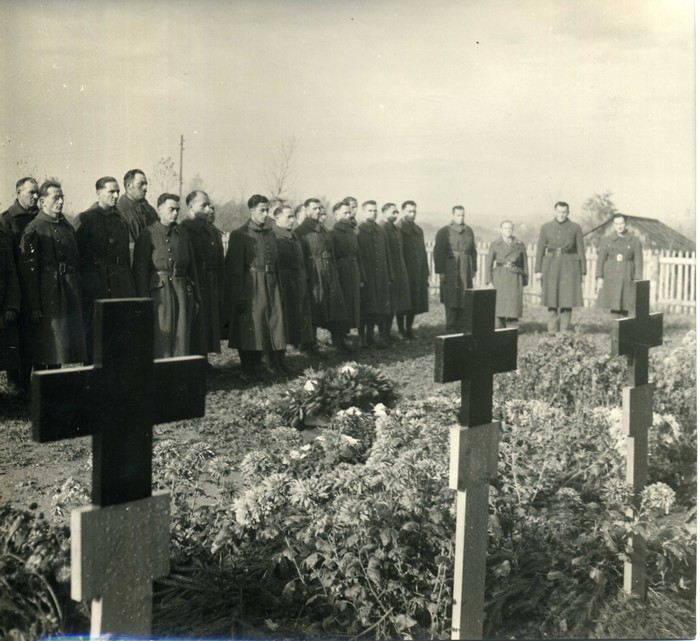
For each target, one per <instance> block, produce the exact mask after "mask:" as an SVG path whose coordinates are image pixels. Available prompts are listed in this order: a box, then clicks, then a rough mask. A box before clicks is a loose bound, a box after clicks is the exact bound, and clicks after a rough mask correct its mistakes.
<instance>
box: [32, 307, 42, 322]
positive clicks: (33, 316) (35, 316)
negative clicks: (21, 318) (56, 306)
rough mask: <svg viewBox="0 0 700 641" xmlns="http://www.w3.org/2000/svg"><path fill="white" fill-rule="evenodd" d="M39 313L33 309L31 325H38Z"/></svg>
mask: <svg viewBox="0 0 700 641" xmlns="http://www.w3.org/2000/svg"><path fill="white" fill-rule="evenodd" d="M41 316H42V314H41V312H40V311H39V310H38V309H35V310H34V311H33V312H32V314H31V317H30V318H31V321H32V323H38V322H39V321H40V320H41Z"/></svg>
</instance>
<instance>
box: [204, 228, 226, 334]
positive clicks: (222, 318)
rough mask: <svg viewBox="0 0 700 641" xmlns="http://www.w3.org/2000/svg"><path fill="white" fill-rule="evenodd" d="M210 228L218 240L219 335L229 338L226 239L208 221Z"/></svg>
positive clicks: (222, 233)
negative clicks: (227, 329)
mask: <svg viewBox="0 0 700 641" xmlns="http://www.w3.org/2000/svg"><path fill="white" fill-rule="evenodd" d="M207 224H208V225H209V230H210V231H211V234H212V236H213V237H214V240H215V241H216V277H217V280H218V281H219V328H220V329H219V336H221V340H224V339H225V338H227V337H226V336H225V334H226V331H225V330H224V327H225V326H226V325H227V324H228V315H227V313H226V296H225V291H226V290H225V286H224V285H225V283H224V239H223V235H224V232H222V231H221V230H220V229H219V228H218V227H217V226H216V225H215V224H214V223H211V222H209V221H207Z"/></svg>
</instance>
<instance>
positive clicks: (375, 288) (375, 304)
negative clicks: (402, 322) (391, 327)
mask: <svg viewBox="0 0 700 641" xmlns="http://www.w3.org/2000/svg"><path fill="white" fill-rule="evenodd" d="M358 231H359V233H358V235H357V242H358V244H359V247H360V261H362V265H363V268H364V272H365V282H364V285H363V286H362V290H361V292H360V303H361V304H360V306H361V308H362V315H363V316H367V315H376V314H379V315H386V314H391V294H390V292H389V284H390V282H391V281H392V280H394V271H393V269H392V265H391V260H390V258H389V241H388V239H387V237H386V233H385V232H384V230H383V229H382V228H381V227H380V226H379V225H378V224H377V223H376V222H375V221H373V220H365V221H364V222H362V223H360V225H359V227H358Z"/></svg>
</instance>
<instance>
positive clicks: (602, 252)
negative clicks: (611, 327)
mask: <svg viewBox="0 0 700 641" xmlns="http://www.w3.org/2000/svg"><path fill="white" fill-rule="evenodd" d="M643 274H644V269H643V263H642V244H641V243H640V242H639V239H638V238H637V237H636V236H634V235H633V234H631V233H630V232H629V231H626V232H625V233H624V234H613V235H612V236H608V237H607V238H604V239H603V240H602V242H601V244H600V247H599V249H598V263H597V265H596V278H602V279H603V289H602V290H601V292H600V297H599V298H598V304H599V306H600V307H602V308H603V309H610V310H614V311H621V310H625V311H628V310H629V309H630V306H631V304H632V300H631V297H632V281H633V280H640V279H641V278H642V275H643Z"/></svg>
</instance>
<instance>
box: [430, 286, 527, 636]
mask: <svg viewBox="0 0 700 641" xmlns="http://www.w3.org/2000/svg"><path fill="white" fill-rule="evenodd" d="M465 304H466V310H465V315H466V318H467V321H466V328H465V329H466V331H465V332H464V333H463V334H452V335H449V336H438V337H437V338H436V339H435V381H436V382H438V383H449V382H452V381H460V382H461V386H462V402H461V406H460V410H459V425H456V426H453V427H452V428H451V430H450V476H449V487H450V489H453V490H456V491H457V535H456V540H455V577H454V587H453V598H452V638H453V639H481V638H482V636H483V628H484V585H485V579H486V552H487V543H488V532H487V524H488V515H489V480H490V479H491V478H492V477H493V476H495V474H496V473H497V471H498V442H499V438H500V423H498V422H495V423H494V422H493V420H492V419H493V376H494V374H497V373H500V372H508V371H511V370H514V369H516V368H517V356H518V330H517V329H499V330H496V329H495V319H496V290H493V289H482V290H467V292H465Z"/></svg>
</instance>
